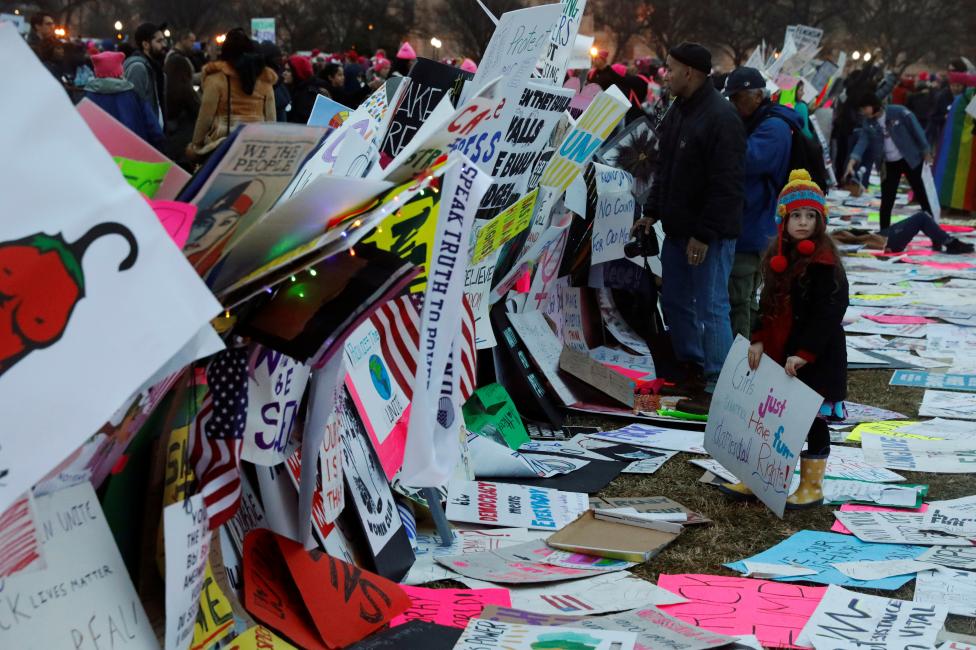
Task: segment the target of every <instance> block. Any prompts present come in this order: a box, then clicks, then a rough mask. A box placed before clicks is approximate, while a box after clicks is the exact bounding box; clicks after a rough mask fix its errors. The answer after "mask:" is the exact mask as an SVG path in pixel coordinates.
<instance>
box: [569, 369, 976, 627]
mask: <svg viewBox="0 0 976 650" xmlns="http://www.w3.org/2000/svg"><path fill="white" fill-rule="evenodd" d="M890 377H891V371H890V370H858V371H855V372H852V373H850V375H849V378H848V387H849V396H848V397H849V399H850V400H851V401H854V402H859V403H862V404H870V405H873V406H879V407H882V408H886V409H891V410H893V411H898V412H900V413H903V414H905V415H907V416H909V417H914V416H916V415H917V414H918V405H919V404H920V403H921V401H922V390H921V389H914V388H902V387H892V386H889V385H888V380H889V379H890ZM974 399H976V398H974ZM621 423H622V420H620V419H617V418H599V417H593V416H577V415H573V416H571V418H570V421H569V422H567V424H585V425H590V426H600V427H602V428H604V429H615V428H618V427H620V426H622V424H621ZM690 458H693V456H692V455H690V454H678V455H676V456H675V457H674V458H672V459H671V460H669V461H668V462H667V463H665V464H664V466H663V467H662V468H661V469H659V470H658V471H657V472H656V473H654V474H650V475H646V474H621V475H620V476H619V477H618V478H616V479H615V480H614V481H613V482H612V483H611V484H610V485H609V486H608V487H607V489H605V490H604V491H603V492H600V493H599V495H598V496H607V497H623V496H659V495H662V496H667V497H670V498H671V499H674V500H675V501H678V502H679V503H682V504H684V505H685V506H687V507H689V508H691V509H692V510H696V511H698V512H700V513H702V514H704V515H705V516H707V517H708V518H710V519H711V520H712V521H713V522H714V524H712V525H710V526H689V527H687V528H686V530H685V532H684V533H682V535H681V537H679V538H678V539H677V540H676V541H675V542H674V543H673V544H671V545H670V546H669V547H668V548H666V549H665V550H664V551H662V552H661V553H660V555H658V556H657V557H655V558H653V559H652V560H650V561H649V562H646V563H644V564H641V565H639V566H637V567H634V568H633V569H632V571H633V572H634V573H636V574H637V575H639V576H641V577H643V578H646V579H648V580H652V581H656V580H657V576H658V574H660V573H711V574H717V575H736V576H737V575H740V574H738V573H736V572H734V571H730V570H728V569H726V568H725V567H723V566H722V564H723V563H725V562H732V561H735V560H741V559H743V558H746V557H749V556H751V555H753V554H755V553H758V552H760V551H762V550H765V549H767V548H769V547H771V546H773V545H775V544H777V543H778V542H780V541H782V540H783V539H785V538H787V537H789V536H790V535H792V534H793V533H795V532H797V531H800V530H804V529H809V530H829V529H830V526H831V525H832V524H833V522H834V517H833V515H832V512H833V510H834V509H835V508H836V507H837V506H823V507H820V508H814V509H811V510H806V511H801V512H795V513H790V512H787V514H786V516H785V518H784V519H782V520H781V519H778V518H777V517H776V516H775V515H774V514H773V513H772V512H770V511H769V510H768V509H767V508H766V507H765V506H763V505H762V504H758V503H753V504H748V503H738V502H734V501H731V500H729V499H726V498H725V497H724V496H723V495H722V494H721V493H720V492H719V491H718V490H717V489H715V488H713V487H710V486H707V485H704V484H702V483H699V482H698V479H699V478H700V477H701V475H702V473H703V470H702V469H701V468H699V467H696V466H695V465H691V464H690V463H688V462H687V461H688V460H689V459H690ZM899 473H900V474H902V475H903V476H905V477H906V478H907V479H908V481H909V482H911V483H927V484H928V485H929V494H928V497H927V498H928V499H954V498H957V497H961V496H966V495H969V494H974V493H976V480H974V477H973V475H971V474H929V473H924V474H923V473H913V472H903V471H899ZM914 584H915V583H914V581H912V582H909V583H908V584H907V585H905V586H904V587H902V588H901V589H899V590H898V591H886V592H870V591H868V592H867V593H876V594H877V595H883V596H887V597H891V598H902V599H905V600H911V599H912V593H913V590H914ZM635 605H636V604H635ZM946 629H948V630H949V631H950V632H958V633H962V634H976V619H972V618H964V617H961V616H950V617H949V620H948V621H947V623H946Z"/></svg>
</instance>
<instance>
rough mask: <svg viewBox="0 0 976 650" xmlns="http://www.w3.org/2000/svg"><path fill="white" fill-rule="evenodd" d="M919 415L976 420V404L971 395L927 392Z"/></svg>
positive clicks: (936, 391) (935, 391) (939, 391)
mask: <svg viewBox="0 0 976 650" xmlns="http://www.w3.org/2000/svg"><path fill="white" fill-rule="evenodd" d="M918 414H919V415H925V416H929V417H940V418H954V419H957V420H976V403H974V402H973V398H972V396H971V395H966V394H965V393H958V392H950V391H944V390H926V391H925V393H924V394H923V395H922V406H920V407H919V409H918Z"/></svg>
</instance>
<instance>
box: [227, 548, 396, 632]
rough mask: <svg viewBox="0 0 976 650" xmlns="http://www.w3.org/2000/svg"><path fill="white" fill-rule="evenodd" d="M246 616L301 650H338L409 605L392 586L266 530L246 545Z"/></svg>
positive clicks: (379, 625) (394, 585) (376, 627)
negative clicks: (250, 615) (294, 643)
mask: <svg viewBox="0 0 976 650" xmlns="http://www.w3.org/2000/svg"><path fill="white" fill-rule="evenodd" d="M244 546H245V551H244V570H245V579H244V585H245V593H244V602H245V605H246V607H247V608H248V611H250V612H251V613H252V614H253V615H254V616H255V617H256V618H258V619H259V620H261V621H262V622H263V623H265V624H266V625H269V626H272V627H273V628H274V629H276V630H278V631H279V632H281V633H282V634H284V635H285V636H287V637H288V638H290V639H291V640H292V641H295V642H297V643H298V644H299V646H301V647H303V648H323V647H326V648H340V647H345V646H347V645H349V644H351V643H354V642H355V641H358V640H360V639H362V638H363V637H365V636H366V635H368V634H369V633H370V632H372V631H374V630H377V629H379V628H380V627H382V626H383V625H384V624H386V623H387V622H388V621H389V620H390V619H391V618H393V617H394V616H396V615H398V614H400V613H402V612H404V611H405V610H406V609H407V607H408V606H409V604H410V600H409V598H408V597H407V595H406V594H405V593H404V592H403V590H402V589H400V588H399V587H398V586H397V585H396V584H395V583H392V582H390V581H389V580H386V579H385V578H383V577H381V576H378V575H375V574H371V573H369V572H365V571H362V570H361V569H359V568H357V567H355V566H353V565H351V564H348V563H346V562H343V561H342V560H338V559H336V558H334V557H331V556H329V555H325V554H323V553H320V552H317V551H316V552H315V554H314V555H313V554H310V553H309V552H308V551H306V550H305V549H304V548H303V547H302V545H301V544H298V543H297V542H294V541H292V540H290V539H286V538H284V537H281V536H280V535H275V534H274V533H272V532H270V531H267V530H256V531H253V532H251V533H250V534H249V535H248V536H247V538H246V539H245V540H244Z"/></svg>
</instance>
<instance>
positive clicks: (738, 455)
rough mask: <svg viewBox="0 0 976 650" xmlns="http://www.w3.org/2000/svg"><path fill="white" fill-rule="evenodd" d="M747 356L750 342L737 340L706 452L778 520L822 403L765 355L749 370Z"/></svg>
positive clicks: (711, 417)
mask: <svg viewBox="0 0 976 650" xmlns="http://www.w3.org/2000/svg"><path fill="white" fill-rule="evenodd" d="M748 352H749V341H747V340H746V339H745V338H743V337H742V336H739V337H737V338H736V339H735V342H734V343H733V344H732V349H731V350H729V354H728V356H727V357H726V358H725V365H723V366H722V374H721V375H719V379H718V384H717V385H716V386H715V393H714V395H713V396H712V405H711V408H710V409H709V412H708V424H707V425H706V426H705V450H706V451H708V453H710V454H711V455H712V457H713V458H715V460H717V461H718V462H719V463H721V464H722V466H724V467H725V468H727V469H728V470H729V471H730V472H732V473H733V474H735V475H736V476H737V477H739V480H740V481H742V482H743V483H745V484H746V485H747V486H749V488H750V489H751V490H752V491H753V492H754V493H755V494H756V496H757V497H759V499H760V500H762V502H763V503H765V504H766V505H767V506H768V507H769V509H770V510H772V511H773V512H774V513H776V515H777V516H778V517H781V518H782V516H783V512H784V511H785V509H786V497H787V496H789V490H790V483H791V481H792V480H793V470H794V468H795V467H796V464H797V462H798V461H799V459H800V449H801V448H802V447H803V442H804V440H806V437H807V432H808V431H809V428H810V423H811V422H813V418H814V417H816V415H817V411H818V410H819V409H820V405H821V404H822V403H823V398H822V397H820V395H818V394H817V393H816V392H814V391H813V390H812V389H811V388H809V387H808V386H807V385H806V384H804V383H803V382H801V381H800V380H799V379H796V378H794V377H789V376H787V374H786V371H785V370H783V368H782V366H780V365H778V364H777V363H776V362H774V361H773V360H772V359H770V358H769V357H767V356H766V355H763V357H762V359H761V360H760V362H759V367H758V368H757V369H756V370H755V371H752V370H750V368H749V360H748Z"/></svg>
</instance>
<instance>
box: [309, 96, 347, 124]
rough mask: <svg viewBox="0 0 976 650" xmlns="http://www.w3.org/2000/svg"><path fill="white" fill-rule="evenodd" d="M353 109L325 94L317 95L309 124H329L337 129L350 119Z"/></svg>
mask: <svg viewBox="0 0 976 650" xmlns="http://www.w3.org/2000/svg"><path fill="white" fill-rule="evenodd" d="M350 113H352V109H351V108H349V107H348V106H344V105H342V104H340V103H339V102H337V101H336V100H334V99H332V98H331V97H326V96H325V95H316V96H315V103H314V104H312V112H311V113H310V114H309V116H308V122H307V124H308V125H309V126H327V127H330V128H333V129H337V128H339V127H340V126H342V123H343V122H345V121H346V120H347V119H349V114H350Z"/></svg>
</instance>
